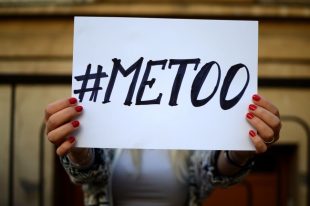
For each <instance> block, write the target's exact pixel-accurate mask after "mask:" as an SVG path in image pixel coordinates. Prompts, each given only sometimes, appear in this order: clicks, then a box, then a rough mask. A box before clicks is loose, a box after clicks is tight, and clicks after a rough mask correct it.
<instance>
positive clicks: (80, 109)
mask: <svg viewBox="0 0 310 206" xmlns="http://www.w3.org/2000/svg"><path fill="white" fill-rule="evenodd" d="M74 109H75V111H77V112H81V111H82V110H83V107H82V106H76V107H75V108H74Z"/></svg>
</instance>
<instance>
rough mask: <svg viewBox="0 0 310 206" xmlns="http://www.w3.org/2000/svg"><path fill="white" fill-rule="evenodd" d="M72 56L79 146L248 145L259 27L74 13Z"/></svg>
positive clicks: (174, 146)
mask: <svg viewBox="0 0 310 206" xmlns="http://www.w3.org/2000/svg"><path fill="white" fill-rule="evenodd" d="M228 31H229V32H228ZM73 60H74V61H73V77H72V82H73V88H72V90H73V91H72V92H73V95H76V97H77V98H78V99H79V101H80V102H82V103H83V106H84V108H85V111H86V112H85V114H84V115H83V116H82V118H81V123H82V124H83V125H84V127H83V128H82V129H81V130H80V131H79V134H78V136H79V141H78V144H77V146H81V147H104V148H144V149H147V148H151V149H238V150H248V149H253V146H252V145H251V142H250V140H249V139H247V138H245V135H246V134H247V131H248V130H249V129H250V126H249V125H248V123H247V122H246V121H245V119H244V116H243V114H244V113H245V112H246V107H247V104H248V103H249V101H250V98H251V95H252V94H253V93H256V92H257V22H248V21H215V20H212V21H206V20H173V19H136V18H99V17H98V18H96V17H77V18H75V34H74V59H73ZM224 128H225V129H224Z"/></svg>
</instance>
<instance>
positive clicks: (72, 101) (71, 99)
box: [68, 97, 77, 104]
mask: <svg viewBox="0 0 310 206" xmlns="http://www.w3.org/2000/svg"><path fill="white" fill-rule="evenodd" d="M68 101H69V103H70V104H76V103H77V99H76V98H75V97H70V98H69V99H68Z"/></svg>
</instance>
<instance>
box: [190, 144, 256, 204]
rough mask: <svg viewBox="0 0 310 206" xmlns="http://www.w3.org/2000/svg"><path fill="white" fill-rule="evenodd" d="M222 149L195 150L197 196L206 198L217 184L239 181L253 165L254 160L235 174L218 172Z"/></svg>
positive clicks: (222, 184)
mask: <svg viewBox="0 0 310 206" xmlns="http://www.w3.org/2000/svg"><path fill="white" fill-rule="evenodd" d="M219 154H220V151H218V150H216V151H194V152H193V155H192V158H191V161H192V167H193V168H192V170H193V173H194V174H195V175H194V178H195V180H194V182H195V186H196V187H197V188H196V191H197V192H198V194H196V196H198V197H200V198H204V197H206V196H208V195H209V193H210V192H211V191H212V189H213V188H214V187H216V186H223V187H227V186H230V185H233V184H236V183H239V182H240V181H241V180H242V179H243V178H244V177H245V176H246V175H247V174H248V173H249V171H250V169H251V168H252V167H253V165H254V162H253V161H252V162H251V163H250V164H248V166H246V167H244V168H242V169H241V170H240V171H239V172H238V173H236V174H235V175H233V176H223V175H221V174H219V173H218V172H217V168H216V163H217V158H218V156H219Z"/></svg>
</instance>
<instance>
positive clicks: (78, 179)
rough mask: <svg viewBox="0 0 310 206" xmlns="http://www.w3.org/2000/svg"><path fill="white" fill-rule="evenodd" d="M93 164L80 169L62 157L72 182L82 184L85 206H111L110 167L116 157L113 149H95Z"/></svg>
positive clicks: (61, 159)
mask: <svg viewBox="0 0 310 206" xmlns="http://www.w3.org/2000/svg"><path fill="white" fill-rule="evenodd" d="M93 154H94V158H93V161H92V164H90V165H89V166H87V167H78V166H76V165H74V164H73V163H71V162H70V160H69V158H68V157H67V156H64V157H61V158H60V162H61V164H62V165H63V167H64V169H65V170H66V172H67V173H68V175H69V177H70V179H71V181H72V182H74V183H76V184H82V188H83V191H84V204H85V205H87V206H88V205H94V206H97V205H102V206H104V205H109V194H108V193H109V188H108V187H109V186H108V181H109V177H110V165H111V161H112V158H113V155H114V150H111V149H93Z"/></svg>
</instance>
